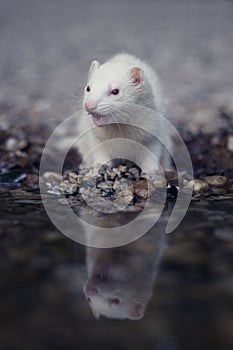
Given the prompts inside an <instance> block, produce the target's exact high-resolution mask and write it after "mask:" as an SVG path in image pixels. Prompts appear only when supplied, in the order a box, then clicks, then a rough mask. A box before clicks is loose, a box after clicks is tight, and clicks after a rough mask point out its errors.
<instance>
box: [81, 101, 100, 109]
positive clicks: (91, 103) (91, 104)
mask: <svg viewBox="0 0 233 350" xmlns="http://www.w3.org/2000/svg"><path fill="white" fill-rule="evenodd" d="M84 106H85V108H86V110H87V111H93V110H95V109H96V107H97V103H96V102H95V101H86V102H85V103H84Z"/></svg>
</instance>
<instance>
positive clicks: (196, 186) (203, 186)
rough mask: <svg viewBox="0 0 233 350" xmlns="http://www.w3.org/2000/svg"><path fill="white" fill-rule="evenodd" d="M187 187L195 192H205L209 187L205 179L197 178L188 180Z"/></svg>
mask: <svg viewBox="0 0 233 350" xmlns="http://www.w3.org/2000/svg"><path fill="white" fill-rule="evenodd" d="M187 187H188V188H192V189H193V191H194V192H196V193H202V192H206V191H207V190H208V189H209V185H208V184H207V183H206V182H205V181H202V180H199V179H193V180H191V181H189V182H188V184H187Z"/></svg>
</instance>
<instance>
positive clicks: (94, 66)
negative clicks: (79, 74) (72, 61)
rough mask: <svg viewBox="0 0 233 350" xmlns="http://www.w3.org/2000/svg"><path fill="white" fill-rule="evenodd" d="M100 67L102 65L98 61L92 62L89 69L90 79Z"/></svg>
mask: <svg viewBox="0 0 233 350" xmlns="http://www.w3.org/2000/svg"><path fill="white" fill-rule="evenodd" d="M99 66H100V63H99V62H98V61H96V60H94V61H92V62H91V65H90V68H89V73H88V78H90V77H91V75H92V73H94V72H95V71H96V70H97V69H98V68H99Z"/></svg>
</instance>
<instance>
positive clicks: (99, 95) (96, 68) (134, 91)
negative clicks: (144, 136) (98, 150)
mask: <svg viewBox="0 0 233 350" xmlns="http://www.w3.org/2000/svg"><path fill="white" fill-rule="evenodd" d="M143 82H144V81H143V71H142V69H141V68H140V67H136V66H131V67H129V66H128V65H127V64H123V63H122V62H107V63H105V64H103V65H101V64H100V63H99V62H98V61H93V62H92V63H91V66H90V69H89V74H88V81H87V86H86V87H85V93H84V101H83V106H84V108H85V109H86V111H87V112H88V114H90V116H91V117H92V120H93V122H94V123H95V125H96V126H103V125H106V124H110V123H120V122H121V121H122V116H123V115H124V111H125V110H126V109H127V104H129V103H136V102H137V99H138V97H139V96H140V93H141V91H142V87H143Z"/></svg>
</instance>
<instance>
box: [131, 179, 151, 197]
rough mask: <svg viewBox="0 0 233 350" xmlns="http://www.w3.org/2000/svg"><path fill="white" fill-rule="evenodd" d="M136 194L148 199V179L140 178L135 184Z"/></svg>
mask: <svg viewBox="0 0 233 350" xmlns="http://www.w3.org/2000/svg"><path fill="white" fill-rule="evenodd" d="M133 187H134V192H135V194H136V195H137V196H138V197H139V198H141V199H146V198H147V196H148V183H147V180H146V179H139V180H137V181H136V182H135V184H134V186H133Z"/></svg>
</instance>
